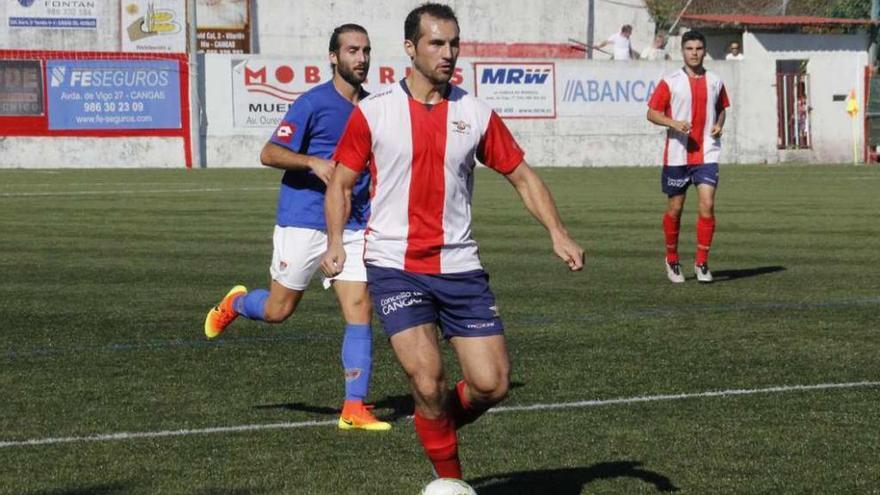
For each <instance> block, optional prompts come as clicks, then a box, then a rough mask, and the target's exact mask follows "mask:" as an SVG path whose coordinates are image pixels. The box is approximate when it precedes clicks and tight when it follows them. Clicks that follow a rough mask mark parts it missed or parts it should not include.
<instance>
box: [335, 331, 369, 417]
mask: <svg viewBox="0 0 880 495" xmlns="http://www.w3.org/2000/svg"><path fill="white" fill-rule="evenodd" d="M342 367H343V368H345V400H364V398H366V397H367V393H368V392H369V391H370V373H371V371H372V368H373V329H372V327H370V325H354V324H351V323H349V324H347V325H345V337H344V338H343V339H342Z"/></svg>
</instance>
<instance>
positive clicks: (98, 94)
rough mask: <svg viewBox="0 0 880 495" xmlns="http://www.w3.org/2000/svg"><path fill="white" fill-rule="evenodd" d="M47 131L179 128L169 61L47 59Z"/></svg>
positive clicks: (176, 81) (176, 74)
mask: <svg viewBox="0 0 880 495" xmlns="http://www.w3.org/2000/svg"><path fill="white" fill-rule="evenodd" d="M46 72H47V74H46V76H47V79H48V86H49V88H48V97H49V129H52V130H63V129H180V128H181V115H180V112H181V110H180V69H179V66H178V63H177V62H175V61H170V60H167V61H166V60H50V61H48V63H47V65H46Z"/></svg>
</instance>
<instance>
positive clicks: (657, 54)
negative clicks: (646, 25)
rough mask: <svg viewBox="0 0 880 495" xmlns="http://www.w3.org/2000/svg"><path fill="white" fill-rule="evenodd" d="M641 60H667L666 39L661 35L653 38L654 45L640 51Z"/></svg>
mask: <svg viewBox="0 0 880 495" xmlns="http://www.w3.org/2000/svg"><path fill="white" fill-rule="evenodd" d="M641 58H642V60H669V54H668V53H666V37H665V36H663V35H662V34H658V35H657V36H654V43H652V44H651V46H649V47H648V48H645V49H644V50H642V57H641Z"/></svg>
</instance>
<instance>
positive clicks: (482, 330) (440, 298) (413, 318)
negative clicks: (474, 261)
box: [367, 265, 504, 339]
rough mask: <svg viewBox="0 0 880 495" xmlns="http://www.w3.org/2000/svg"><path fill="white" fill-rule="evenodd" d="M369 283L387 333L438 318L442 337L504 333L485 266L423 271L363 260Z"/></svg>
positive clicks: (431, 321) (377, 310)
mask: <svg viewBox="0 0 880 495" xmlns="http://www.w3.org/2000/svg"><path fill="white" fill-rule="evenodd" d="M367 287H368V288H369V290H370V296H371V297H372V298H373V307H374V308H375V309H376V313H378V314H379V320H381V321H382V328H383V329H384V330H385V335H387V336H388V337H391V336H392V335H394V334H396V333H398V332H401V331H403V330H406V329H408V328H412V327H414V326H417V325H423V324H425V323H437V324H439V326H440V330H441V331H442V333H443V338H445V339H449V338H451V337H484V336H487V335H500V334H502V333H504V325H503V324H502V323H501V318H500V317H499V316H498V306H497V305H496V304H495V295H494V294H492V290H491V289H489V275H488V274H487V273H486V272H484V271H483V270H474V271H470V272H464V273H453V274H442V275H441V274H438V275H427V274H423V273H412V272H406V271H403V270H397V269H394V268H381V267H378V266H371V265H367Z"/></svg>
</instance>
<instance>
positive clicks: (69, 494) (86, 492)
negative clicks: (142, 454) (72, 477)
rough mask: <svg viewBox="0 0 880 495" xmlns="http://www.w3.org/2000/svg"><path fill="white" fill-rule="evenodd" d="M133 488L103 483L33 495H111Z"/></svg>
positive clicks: (120, 484) (122, 484)
mask: <svg viewBox="0 0 880 495" xmlns="http://www.w3.org/2000/svg"><path fill="white" fill-rule="evenodd" d="M130 491H131V486H129V484H128V483H103V484H100V485H91V486H78V487H76V488H59V489H57V490H45V491H40V492H34V494H33V495H111V494H117V493H128V492H130Z"/></svg>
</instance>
